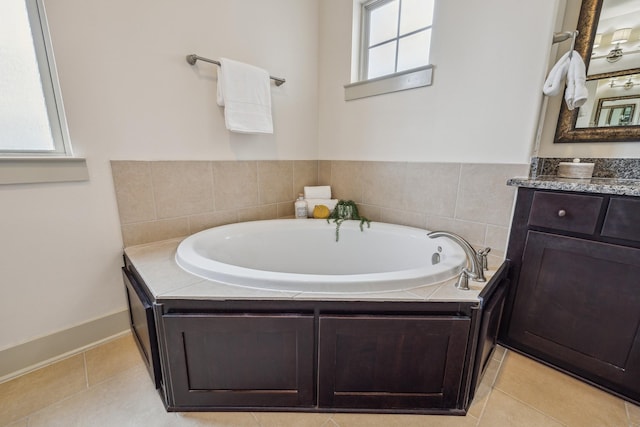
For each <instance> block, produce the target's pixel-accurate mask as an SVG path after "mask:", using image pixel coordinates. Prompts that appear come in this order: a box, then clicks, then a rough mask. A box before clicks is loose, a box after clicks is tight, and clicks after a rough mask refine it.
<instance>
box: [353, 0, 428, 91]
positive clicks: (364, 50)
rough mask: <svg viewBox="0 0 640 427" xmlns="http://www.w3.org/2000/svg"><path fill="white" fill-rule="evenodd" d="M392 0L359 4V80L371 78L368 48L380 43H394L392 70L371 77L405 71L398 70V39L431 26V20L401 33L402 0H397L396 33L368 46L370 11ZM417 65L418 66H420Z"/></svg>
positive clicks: (380, 44) (371, 0) (368, 0)
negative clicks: (429, 23) (429, 22)
mask: <svg viewBox="0 0 640 427" xmlns="http://www.w3.org/2000/svg"><path fill="white" fill-rule="evenodd" d="M392 1H395V0H366V1H363V2H362V4H361V11H360V14H361V20H362V22H361V24H360V58H359V64H360V65H359V67H358V68H359V69H358V80H359V81H367V80H371V78H369V76H368V72H369V70H368V69H369V50H370V49H372V48H374V47H379V46H382V45H385V44H387V43H394V44H395V58H394V66H393V70H394V71H393V72H392V73H389V74H385V75H382V76H376V77H374V78H373V79H376V78H380V77H386V76H392V75H394V74H398V73H403V72H406V71H408V70H401V71H398V55H399V52H400V41H401V40H402V39H403V38H406V37H409V36H412V35H415V34H417V33H420V32H423V31H428V30H429V29H432V28H433V21H432V22H431V25H427V26H426V27H421V28H418V29H416V30H412V31H410V32H408V33H404V34H401V25H400V19H401V16H402V0H398V23H397V29H396V34H395V36H394V37H393V38H390V39H387V40H384V41H381V42H378V43H377V44H375V45H373V46H369V34H370V28H371V13H372V12H373V11H374V10H376V9H379V8H381V7H383V6H385V5H386V4H389V3H391V2H392ZM427 65H429V64H428V63H427V64H424V65H422V66H421V67H424V66H427ZM421 67H418V68H421Z"/></svg>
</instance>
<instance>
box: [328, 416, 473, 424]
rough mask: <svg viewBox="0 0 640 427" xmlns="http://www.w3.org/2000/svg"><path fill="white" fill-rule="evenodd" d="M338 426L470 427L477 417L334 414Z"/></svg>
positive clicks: (333, 417)
mask: <svg viewBox="0 0 640 427" xmlns="http://www.w3.org/2000/svg"><path fill="white" fill-rule="evenodd" d="M331 418H332V419H333V421H334V422H335V423H336V424H337V425H338V426H339V427H424V426H429V427H472V426H475V425H476V424H477V422H478V419H477V418H475V417H472V416H470V415H467V416H466V417H460V416H450V415H387V414H335V415H333V416H332V417H331Z"/></svg>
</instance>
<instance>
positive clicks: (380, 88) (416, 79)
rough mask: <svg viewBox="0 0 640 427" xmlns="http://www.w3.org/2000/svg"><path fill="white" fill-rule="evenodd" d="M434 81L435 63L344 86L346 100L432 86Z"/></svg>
mask: <svg viewBox="0 0 640 427" xmlns="http://www.w3.org/2000/svg"><path fill="white" fill-rule="evenodd" d="M432 81H433V65H425V66H422V67H418V68H413V69H411V70H405V71H400V72H399V73H394V74H389V75H386V76H382V77H376V78H375V79H370V80H364V81H361V82H355V83H350V84H348V85H345V86H344V99H345V101H352V100H354V99H360V98H367V97H369V96H376V95H383V94H385V93H393V92H400V91H402V90H408V89H416V88H419V87H424V86H431V84H432Z"/></svg>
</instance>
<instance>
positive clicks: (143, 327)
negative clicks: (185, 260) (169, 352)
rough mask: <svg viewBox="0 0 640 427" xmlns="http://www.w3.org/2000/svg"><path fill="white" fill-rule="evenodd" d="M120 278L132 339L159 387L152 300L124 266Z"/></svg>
mask: <svg viewBox="0 0 640 427" xmlns="http://www.w3.org/2000/svg"><path fill="white" fill-rule="evenodd" d="M122 279H123V281H124V284H125V292H126V295H127V303H128V305H129V323H130V327H131V332H132V334H133V339H134V341H135V343H136V345H137V346H138V349H139V350H140V354H141V355H142V359H143V360H144V363H145V365H146V366H147V370H148V371H149V375H150V376H151V380H152V381H153V383H154V385H155V386H156V388H160V386H161V383H162V376H161V372H160V355H159V352H158V338H157V336H156V326H155V320H154V315H153V305H152V303H151V301H152V300H151V298H150V297H149V296H148V295H147V292H146V290H145V289H144V287H143V286H142V285H141V284H140V283H139V282H138V280H136V278H135V277H134V276H133V274H132V273H131V272H130V271H129V270H128V269H126V268H123V269H122Z"/></svg>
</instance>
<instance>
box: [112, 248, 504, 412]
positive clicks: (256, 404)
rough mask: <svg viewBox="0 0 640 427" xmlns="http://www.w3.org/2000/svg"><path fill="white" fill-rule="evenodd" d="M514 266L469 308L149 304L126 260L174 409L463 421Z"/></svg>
mask: <svg viewBox="0 0 640 427" xmlns="http://www.w3.org/2000/svg"><path fill="white" fill-rule="evenodd" d="M508 270H509V265H508V263H504V264H503V266H502V267H501V268H500V269H499V271H498V272H496V273H495V275H494V276H493V277H492V278H491V279H490V280H489V282H488V283H487V284H486V285H485V286H484V288H483V290H482V291H481V292H480V294H479V296H478V297H477V298H476V297H471V298H466V299H464V298H461V299H462V300H461V301H455V300H453V301H420V300H415V301H410V300H409V301H367V300H364V301H361V300H357V299H352V300H344V301H340V300H337V301H332V300H293V299H274V300H249V299H237V300H228V299H215V298H210V299H209V298H193V299H189V298H185V299H174V298H165V299H155V300H151V299H150V298H149V296H148V293H147V291H146V288H147V287H146V285H145V284H144V282H143V281H142V279H141V276H140V275H139V274H138V273H137V271H136V268H135V266H134V265H133V264H132V263H131V261H130V260H129V259H128V258H127V257H125V269H124V280H125V283H126V289H127V294H128V296H129V306H130V312H131V318H132V330H133V333H134V336H135V337H136V340H137V341H138V342H139V345H140V350H141V353H142V354H143V357H144V358H145V360H147V361H148V366H149V368H150V372H152V377H153V376H154V375H157V383H156V384H157V387H158V388H160V395H161V396H162V398H163V399H164V403H165V407H166V408H167V410H169V411H211V410H288V411H289V410H291V411H336V410H339V411H344V412H349V411H354V412H387V413H419V414H452V415H463V414H464V413H465V412H466V410H467V409H468V407H469V405H470V403H471V398H472V396H473V393H474V391H475V388H476V387H477V383H478V381H479V379H480V378H481V377H482V373H483V371H484V369H485V368H486V365H487V362H488V360H489V359H490V357H491V353H492V351H493V349H494V348H495V345H496V331H497V327H498V324H499V323H500V315H501V313H502V305H503V301H504V290H505V288H506V286H507V284H508V278H507V277H506V276H507V272H508ZM451 286H453V282H451ZM156 331H157V332H156ZM156 333H157V335H156ZM148 355H151V357H150V358H149V357H148Z"/></svg>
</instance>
